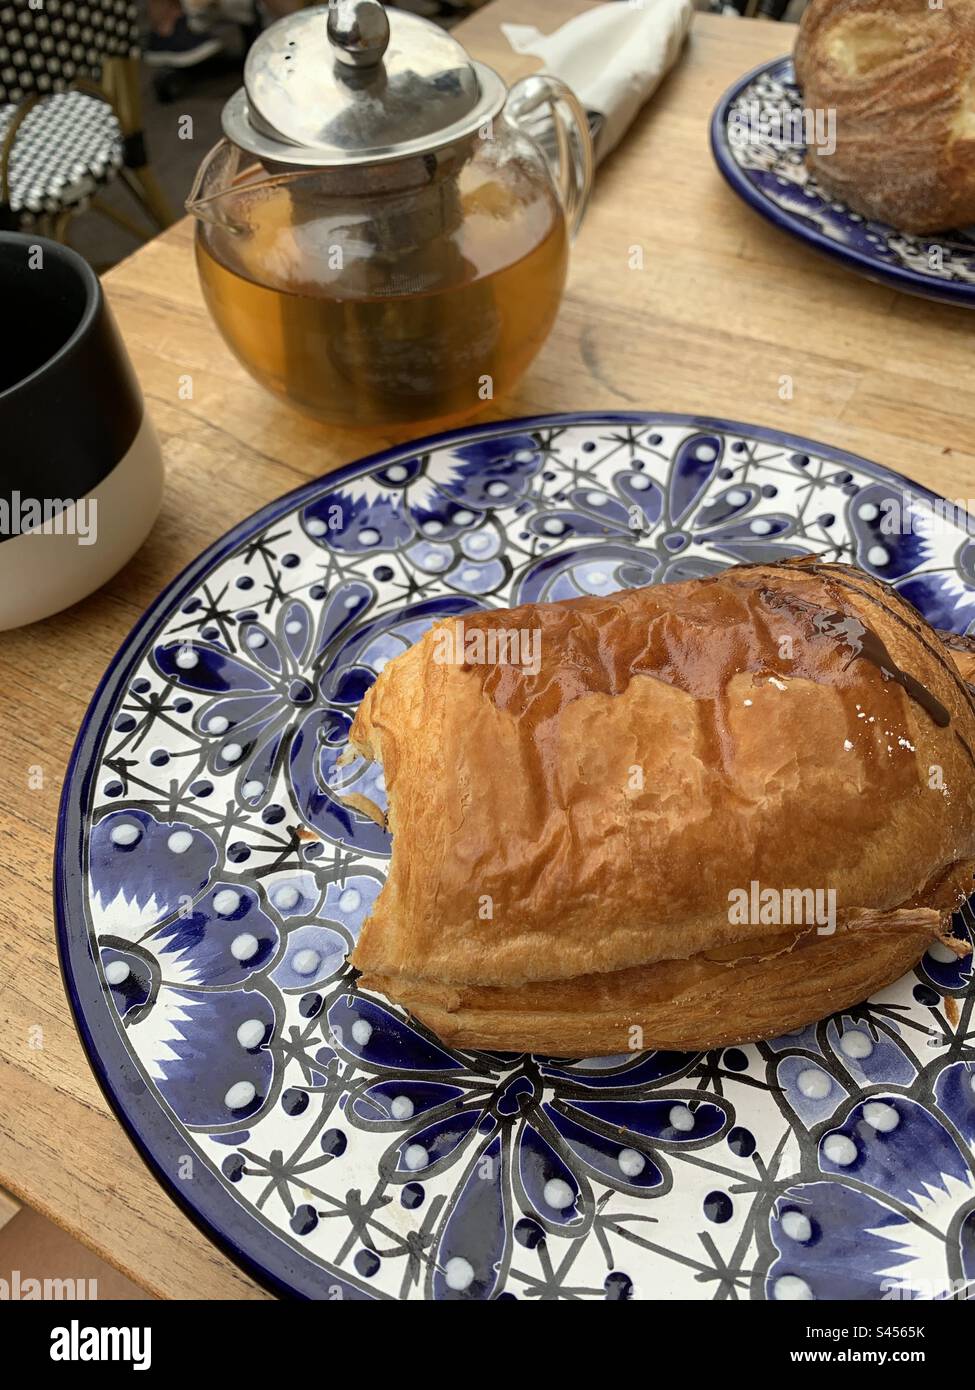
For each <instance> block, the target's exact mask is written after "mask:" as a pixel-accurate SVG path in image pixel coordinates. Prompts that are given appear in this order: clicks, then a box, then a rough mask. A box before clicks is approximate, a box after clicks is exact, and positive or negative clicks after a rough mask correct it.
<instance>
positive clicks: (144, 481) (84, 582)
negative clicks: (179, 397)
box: [0, 232, 163, 630]
mask: <svg viewBox="0 0 975 1390" xmlns="http://www.w3.org/2000/svg"><path fill="white" fill-rule="evenodd" d="M0 309H2V314H0V630H3V629H5V628H11V627H19V626H20V625H21V624H23V623H31V622H35V621H36V620H37V619H39V618H45V617H47V616H48V615H49V614H51V613H56V612H57V611H58V610H59V609H61V608H66V607H67V606H68V605H69V604H71V603H75V602H77V600H78V599H81V598H84V597H85V595H86V594H90V593H91V592H92V591H93V590H94V589H97V588H98V586H99V585H100V584H104V582H105V581H106V579H108V578H109V577H110V576H111V575H113V574H114V573H115V572H116V570H118V569H120V568H121V566H122V565H124V564H125V562H126V561H127V560H128V559H129V558H130V557H131V556H132V555H133V553H134V552H135V551H136V550H137V549H138V547H139V546H140V545H141V544H142V542H143V541H144V540H145V538H146V536H147V535H148V534H149V531H150V530H151V528H152V524H153V522H154V521H155V519H156V516H157V514H158V512H159V506H160V502H161V500H162V478H163V469H162V455H161V453H160V450H159V441H158V440H157V438H156V434H155V431H154V429H153V427H152V423H151V421H150V420H149V418H148V416H147V415H146V412H145V407H144V404H143V400H142V393H141V391H140V390H139V385H138V382H137V381H136V379H135V375H134V374H133V371H132V366H131V364H130V362H129V359H128V356H127V354H126V351H125V347H124V345H123V343H122V340H121V338H120V337H119V333H118V329H117V328H116V327H115V323H114V320H113V319H112V315H111V312H110V311H109V308H108V305H107V304H106V302H105V297H104V295H103V293H102V287H101V285H100V284H99V281H98V276H97V275H96V274H95V272H94V271H93V270H92V269H91V267H90V266H89V265H88V264H87V262H85V261H84V260H82V258H81V257H80V256H79V255H77V254H76V253H75V252H74V251H70V250H68V248H67V247H64V246H60V245H58V243H57V242H53V241H47V240H45V239H44V238H43V237H36V236H23V235H20V234H17V233H12V232H10V233H8V232H0Z"/></svg>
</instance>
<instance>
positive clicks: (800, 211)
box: [711, 58, 975, 307]
mask: <svg viewBox="0 0 975 1390" xmlns="http://www.w3.org/2000/svg"><path fill="white" fill-rule="evenodd" d="M801 110H802V91H801V89H800V88H799V87H797V86H796V82H795V73H794V71H793V66H792V59H791V58H776V59H775V60H774V61H773V62H771V63H764V64H763V65H762V66H761V67H759V68H756V69H755V71H754V72H750V73H749V74H748V75H747V76H746V77H743V78H742V79H741V81H740V82H737V83H736V84H735V85H734V86H733V87H732V88H731V89H730V90H729V91H728V92H726V93H725V95H724V96H723V97H722V98H721V100H720V101H719V103H718V105H717V107H716V109H715V112H714V115H713V117H712V120H711V149H712V151H713V153H714V157H715V159H716V161H717V164H718V168H719V169H720V171H721V173H722V174H723V175H724V177H725V179H726V180H727V181H728V183H729V184H730V185H731V187H732V188H733V189H734V191H735V192H736V193H737V194H738V196H739V197H741V198H743V199H744V200H745V202H746V203H748V205H749V206H750V207H752V208H754V209H755V211H756V212H758V213H760V214H761V215H762V216H763V217H765V218H766V219H767V220H768V221H769V222H771V223H772V224H773V226H776V227H778V228H779V229H780V230H781V231H784V232H788V233H790V234H791V235H792V236H795V237H797V238H798V239H799V240H800V241H804V242H806V244H807V245H809V246H811V247H812V248H813V249H814V250H817V251H820V252H822V253H823V254H824V255H827V256H831V257H832V258H833V259H834V260H837V261H839V262H840V263H841V264H842V265H844V266H845V267H846V269H847V270H853V271H856V272H857V273H858V274H860V275H865V276H867V278H868V279H870V280H876V281H878V282H879V283H880V284H883V285H888V286H890V287H891V288H893V289H897V290H905V291H907V292H908V293H910V294H917V295H921V296H923V297H924V298H926V299H936V300H941V301H944V302H945V303H949V304H959V305H964V306H968V307H972V306H973V305H975V239H973V237H972V236H969V235H967V234H966V233H965V232H958V231H956V232H944V233H941V234H939V235H938V236H911V235H909V234H908V233H906V232H900V231H898V230H897V229H896V228H895V227H889V226H887V224H886V223H884V222H871V221H869V220H868V219H867V218H864V217H862V216H861V215H860V213H858V212H854V211H853V210H852V208H849V207H847V206H846V204H845V203H839V202H836V201H835V200H834V199H833V198H832V197H831V196H830V194H828V193H827V192H826V191H825V190H824V189H822V188H820V186H819V185H818V184H817V182H816V178H815V175H814V174H813V173H812V172H811V170H810V169H809V167H808V165H807V163H806V150H805V146H804V145H803V144H802V143H800V142H795V143H793V141H792V140H791V139H790V138H789V136H790V132H791V122H790V117H791V116H792V115H793V113H795V112H797V111H801ZM738 132H747V138H736V135H737V134H738Z"/></svg>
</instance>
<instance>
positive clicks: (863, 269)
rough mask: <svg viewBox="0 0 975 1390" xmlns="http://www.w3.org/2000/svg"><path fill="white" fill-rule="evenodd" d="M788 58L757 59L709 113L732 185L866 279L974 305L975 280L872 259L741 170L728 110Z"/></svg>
mask: <svg viewBox="0 0 975 1390" xmlns="http://www.w3.org/2000/svg"><path fill="white" fill-rule="evenodd" d="M790 57H791V55H790V54H783V55H782V57H780V58H773V59H772V60H771V61H770V62H766V63H759V65H758V66H757V67H755V68H752V70H751V71H750V72H747V73H746V74H745V76H744V77H741V78H739V79H738V81H737V82H735V83H734V84H733V85H732V86H731V87H729V88H728V90H727V91H726V92H725V94H724V96H722V97H721V99H720V100H719V101H718V104H717V106H716V107H715V108H714V113H713V115H712V117H711V153H712V154H713V156H714V161H715V163H716V164H717V166H718V170H719V172H720V173H721V176H722V177H723V178H724V180H725V182H726V183H727V184H728V186H729V188H731V189H732V191H733V192H734V193H736V194H737V195H738V197H739V198H741V199H742V201H743V202H745V203H747V204H748V206H749V207H750V208H752V209H753V210H754V211H755V212H757V213H758V214H759V216H760V217H764V219H765V220H766V222H770V223H771V224H772V226H773V227H776V228H778V230H779V231H781V232H785V233H786V234H787V235H788V236H791V237H794V238H796V239H797V240H799V241H804V242H805V243H806V244H807V245H808V246H810V247H812V249H813V250H814V251H818V252H819V253H820V254H821V255H823V256H828V257H829V259H830V260H833V261H838V262H839V264H840V265H842V266H843V267H844V269H846V270H849V271H851V272H852V273H853V274H855V275H861V276H864V277H865V278H866V279H868V280H872V281H873V282H874V284H877V285H883V286H884V287H885V288H887V289H895V290H901V291H903V292H904V293H905V294H912V295H915V296H917V297H918V298H921V299H930V300H933V301H935V302H936V303H939V304H953V305H955V306H956V307H962V308H973V307H975V285H963V284H960V283H959V282H957V281H944V280H938V279H935V278H933V277H930V276H927V275H922V274H921V273H920V272H919V271H915V270H907V269H905V268H903V267H900V266H884V265H883V264H882V263H880V262H877V261H875V260H873V259H872V257H870V256H865V255H863V253H862V252H860V251H854V250H851V249H850V248H848V247H843V246H838V245H837V244H836V242H835V241H832V240H831V239H830V238H829V237H828V236H824V235H823V233H822V232H817V231H816V230H815V228H813V227H806V226H804V225H803V223H802V222H801V221H800V220H799V219H798V218H796V217H790V216H789V215H788V214H787V213H784V212H782V211H781V210H780V209H779V208H777V207H776V206H775V204H774V203H772V202H770V201H769V199H768V198H766V197H764V196H763V195H762V194H761V193H759V192H758V191H757V189H756V188H755V186H754V185H753V184H752V183H751V181H750V180H749V179H748V178H747V177H746V176H745V174H744V173H743V172H742V170H741V167H740V166H739V164H738V163H737V161H736V160H735V158H734V156H733V155H732V153H731V148H730V145H729V142H728V111H729V109H730V107H731V104H732V102H734V101H735V99H736V98H737V97H738V96H739V94H740V93H741V92H742V91H744V89H745V88H746V87H747V86H749V85H750V84H751V83H752V82H754V81H755V79H756V78H757V77H761V75H762V74H763V73H765V72H769V71H771V70H772V69H773V68H776V67H778V66H779V65H780V64H781V63H785V62H788V61H789V60H790Z"/></svg>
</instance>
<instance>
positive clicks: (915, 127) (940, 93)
mask: <svg viewBox="0 0 975 1390" xmlns="http://www.w3.org/2000/svg"><path fill="white" fill-rule="evenodd" d="M795 68H796V77H797V79H798V81H799V83H800V85H801V87H802V92H803V104H804V106H806V107H807V108H810V109H812V110H822V111H828V110H830V109H832V110H834V111H835V112H836V149H835V151H834V152H833V153H832V154H826V153H817V152H816V150H815V149H814V148H812V147H810V150H809V155H808V159H809V164H810V167H811V168H812V169H813V171H814V172H815V174H816V177H817V179H818V180H819V181H820V182H821V183H822V184H823V185H824V186H825V188H826V189H827V190H828V191H829V192H830V193H832V194H833V195H834V196H836V197H838V198H841V199H842V200H843V201H844V202H846V203H848V204H849V205H850V206H851V207H853V208H855V209H856V210H857V211H858V212H861V213H863V214H864V215H865V216H867V217H871V218H877V219H879V220H880V221H883V222H889V223H891V224H892V225H893V226H894V227H898V228H900V229H902V230H903V231H907V232H915V233H923V232H937V231H942V230H944V229H945V228H951V227H963V226H967V225H968V224H969V223H971V222H975V83H973V77H975V3H973V0H943V4H942V5H940V6H938V7H936V8H933V7H932V6H931V5H930V4H929V3H928V0H812V2H811V4H810V5H809V7H808V8H807V10H806V11H805V14H804V15H803V18H802V23H801V25H800V29H799V37H798V40H797V43H796V50H795Z"/></svg>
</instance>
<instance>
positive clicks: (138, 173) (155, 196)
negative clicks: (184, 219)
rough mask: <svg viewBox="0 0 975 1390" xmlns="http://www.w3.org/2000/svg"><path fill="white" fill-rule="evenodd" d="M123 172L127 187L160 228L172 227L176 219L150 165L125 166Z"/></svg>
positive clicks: (161, 229) (162, 230) (162, 229)
mask: <svg viewBox="0 0 975 1390" xmlns="http://www.w3.org/2000/svg"><path fill="white" fill-rule="evenodd" d="M121 174H122V178H123V179H124V180H125V184H126V187H127V188H128V189H129V191H130V192H131V193H132V195H133V196H134V197H135V198H137V199H138V201H139V203H140V204H141V205H142V207H143V208H144V209H145V211H146V212H147V213H148V214H149V216H150V217H151V218H152V220H153V222H155V224H156V226H157V227H158V228H159V230H160V231H161V232H164V231H165V230H166V228H167V227H171V226H172V225H173V223H174V222H175V221H176V219H175V217H174V216H173V214H172V212H171V211H170V209H169V204H168V202H167V201H166V195H165V194H164V193H163V191H162V189H161V188H160V186H159V180H158V179H157V178H156V175H155V174H154V172H153V171H152V169H150V167H149V165H148V164H143V165H141V167H139V168H137V169H126V168H123V169H122V170H121Z"/></svg>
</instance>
